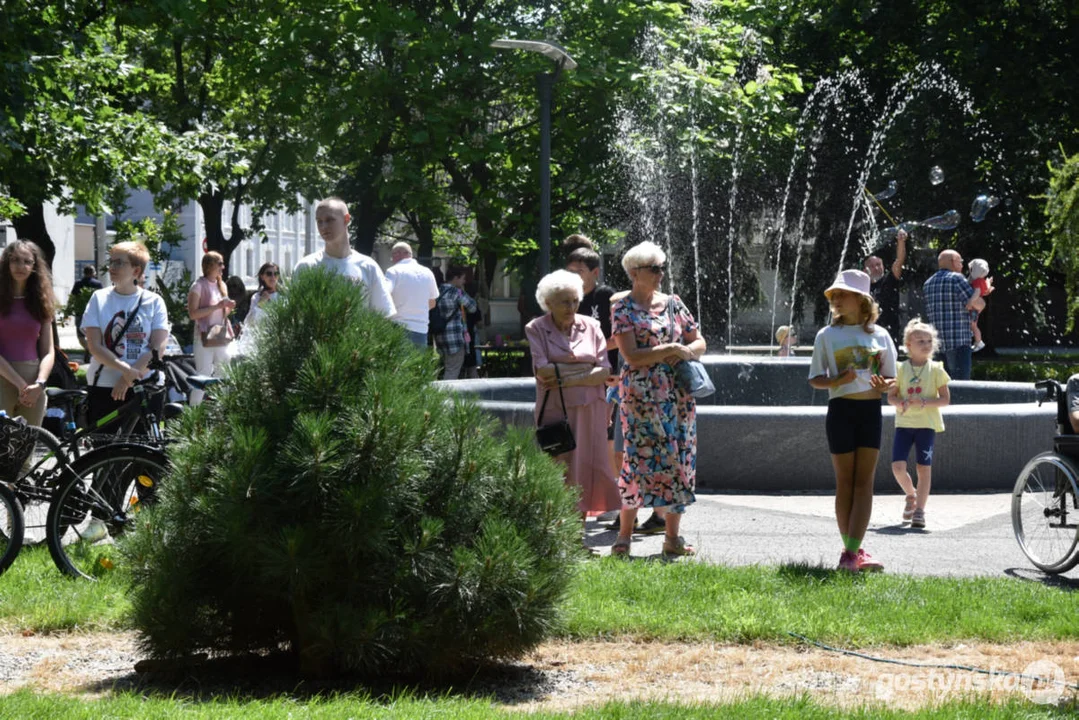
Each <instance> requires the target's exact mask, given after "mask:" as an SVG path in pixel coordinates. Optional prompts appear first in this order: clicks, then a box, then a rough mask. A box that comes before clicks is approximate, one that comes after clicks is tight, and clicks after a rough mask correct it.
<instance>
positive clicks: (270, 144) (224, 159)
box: [116, 0, 336, 262]
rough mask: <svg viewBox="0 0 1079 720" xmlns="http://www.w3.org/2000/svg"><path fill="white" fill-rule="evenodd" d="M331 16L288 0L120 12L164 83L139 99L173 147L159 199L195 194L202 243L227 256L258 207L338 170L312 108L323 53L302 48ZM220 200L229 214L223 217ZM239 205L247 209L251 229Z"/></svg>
mask: <svg viewBox="0 0 1079 720" xmlns="http://www.w3.org/2000/svg"><path fill="white" fill-rule="evenodd" d="M335 23H336V19H335V18H334V16H333V15H331V14H329V13H327V11H326V9H315V8H311V7H310V6H309V5H308V4H306V3H298V2H295V1H294V0H252V1H251V2H245V3H242V4H237V3H233V2H228V1H227V0H211V1H210V2H203V3H187V2H176V1H174V0H147V2H145V3H140V4H136V5H132V6H124V7H122V8H121V9H119V10H118V12H117V17H116V24H117V26H118V28H119V32H120V34H121V36H122V37H123V38H124V40H125V42H126V43H127V46H128V47H129V48H130V53H131V55H132V57H133V58H135V59H136V61H137V62H138V63H139V64H140V65H142V66H144V67H146V68H148V69H150V70H152V71H154V72H155V73H159V74H160V75H162V76H164V77H166V78H168V81H167V83H165V84H163V85H160V86H158V88H157V90H159V92H155V93H151V94H147V95H145V96H144V97H143V100H144V105H145V108H146V112H147V113H148V114H150V115H151V116H152V117H154V118H156V119H157V121H158V122H160V123H161V124H162V125H163V126H164V127H166V128H167V129H168V131H169V132H170V133H171V135H172V137H173V140H174V142H175V144H176V157H175V162H176V165H177V167H176V177H175V179H174V181H173V182H172V183H171V184H170V185H168V186H167V187H164V188H161V189H160V190H159V191H158V192H156V193H155V195H156V199H157V201H158V202H159V203H160V204H162V205H163V206H170V205H173V204H175V203H177V202H179V201H186V200H189V199H196V200H197V201H198V203H199V205H200V206H201V208H202V211H203V222H204V223H205V225H206V241H207V246H208V248H209V249H210V250H215V251H217V252H220V253H221V254H222V255H223V256H224V258H225V260H226V262H227V261H228V259H229V258H230V256H231V255H232V252H233V251H234V250H235V249H236V248H237V247H238V246H239V244H240V243H241V242H242V241H243V240H244V239H246V238H247V237H249V236H250V235H252V234H257V233H258V232H259V230H260V229H261V227H262V223H261V218H262V217H263V216H264V214H266V213H267V212H270V211H272V210H274V209H277V208H284V209H286V210H289V211H291V212H296V211H298V210H300V209H301V207H300V201H299V200H298V199H297V195H300V196H302V197H315V196H317V195H318V194H319V193H320V192H321V191H322V190H325V189H326V188H327V187H328V186H329V185H330V180H329V178H332V177H334V175H335V173H334V172H333V168H332V164H330V163H328V162H327V159H326V155H325V153H324V151H323V148H324V147H325V146H324V144H323V143H322V140H323V138H322V137H321V135H320V132H319V127H320V126H319V125H318V124H317V121H318V119H319V118H320V117H321V116H320V115H319V114H318V113H317V112H315V113H312V108H315V109H317V108H319V107H321V106H320V105H319V102H328V100H326V99H324V98H323V99H320V100H319V101H318V102H316V99H318V98H319V95H320V93H322V92H324V91H326V90H327V89H326V88H325V86H323V85H320V83H319V82H318V78H319V76H320V73H321V71H322V69H323V68H322V65H321V63H322V62H323V61H324V60H325V58H324V54H323V53H308V52H307V50H308V49H309V48H310V47H311V46H312V45H317V44H318V43H320V42H322V41H323V40H325V39H326V38H327V37H329V36H331V35H332V33H333V32H334V25H335ZM312 34H314V35H313V38H314V40H313V41H312ZM226 202H228V203H231V207H232V214H231V216H230V218H229V219H228V220H227V221H224V220H223V219H222V215H223V210H224V208H225V203H226ZM242 206H247V207H249V208H250V209H251V224H250V227H244V223H243V222H242V221H241V216H240V210H241V207H242ZM226 231H227V232H226Z"/></svg>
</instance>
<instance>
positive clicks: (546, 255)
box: [491, 39, 577, 276]
mask: <svg viewBox="0 0 1079 720" xmlns="http://www.w3.org/2000/svg"><path fill="white" fill-rule="evenodd" d="M491 47H494V48H501V49H511V50H527V51H528V52H536V53H539V54H541V55H543V56H544V57H547V58H550V59H551V60H553V61H554V62H555V70H554V72H553V73H539V74H538V75H536V84H537V85H538V86H539V98H540V275H541V276H543V275H546V274H547V273H549V272H550V271H551V92H552V88H553V87H554V83H555V80H557V79H558V74H559V73H560V72H562V70H563V69H565V70H575V69H576V68H577V63H576V62H575V61H574V59H573V58H571V57H570V56H569V54H568V53H567V52H566V51H565V50H563V49H562V48H560V47H559V46H558V45H555V44H554V43H552V42H547V41H545V40H511V39H502V40H495V41H494V42H493V43H491Z"/></svg>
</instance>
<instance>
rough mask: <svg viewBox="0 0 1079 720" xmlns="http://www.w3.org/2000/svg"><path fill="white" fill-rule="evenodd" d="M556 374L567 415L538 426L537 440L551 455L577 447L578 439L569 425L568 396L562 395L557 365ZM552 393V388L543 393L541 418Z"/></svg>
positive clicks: (564, 410) (563, 407)
mask: <svg viewBox="0 0 1079 720" xmlns="http://www.w3.org/2000/svg"><path fill="white" fill-rule="evenodd" d="M554 374H555V377H557V378H558V380H559V384H558V398H559V399H560V400H561V401H562V414H563V415H564V416H565V417H563V418H562V419H561V420H558V421H557V422H553V423H549V424H547V425H539V426H537V427H536V442H538V443H539V446H540V449H541V450H543V452H545V453H547V454H548V455H550V456H551V457H554V456H556V455H561V454H563V453H568V452H570V451H571V450H576V449H577V440H576V438H574V437H573V428H571V427H570V426H569V415H566V398H565V397H563V395H562V383H561V380H562V376H561V375H559V374H558V366H557V365H556V366H555V369H554ZM550 395H551V391H550V390H548V391H547V392H546V393H544V394H543V404H542V405H540V411H539V415H538V417H540V418H542V417H543V412H544V411H545V410H546V409H547V398H548V397H550Z"/></svg>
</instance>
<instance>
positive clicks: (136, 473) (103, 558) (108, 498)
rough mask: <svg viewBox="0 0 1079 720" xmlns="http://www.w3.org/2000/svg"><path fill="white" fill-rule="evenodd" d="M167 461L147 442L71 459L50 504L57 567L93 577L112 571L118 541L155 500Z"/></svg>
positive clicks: (51, 546)
mask: <svg viewBox="0 0 1079 720" xmlns="http://www.w3.org/2000/svg"><path fill="white" fill-rule="evenodd" d="M167 466H168V461H167V460H166V458H165V455H164V453H162V452H161V451H160V450H155V449H154V448H149V447H146V446H144V445H108V446H106V447H103V448H99V449H97V450H94V451H92V452H89V453H87V454H86V455H83V456H82V457H81V458H79V459H78V460H76V461H75V462H73V463H72V464H71V470H70V475H68V476H67V477H65V479H64V482H63V483H62V484H61V485H60V487H58V488H57V489H56V492H55V493H54V494H53V496H52V501H51V502H50V504H49V515H48V519H47V539H48V542H49V553H50V554H51V555H52V559H53V562H54V563H56V567H58V568H59V569H60V571H61V572H64V573H66V574H68V575H72V576H74V577H83V578H88V579H91V580H94V579H97V578H99V577H101V576H103V575H106V574H108V573H109V572H111V571H114V570H115V569H116V567H117V565H118V564H119V563H120V555H119V553H118V552H117V548H116V541H117V540H118V539H119V538H120V537H121V536H122V535H123V534H124V533H125V532H127V531H129V530H130V529H131V527H132V525H133V523H134V522H135V518H136V517H137V515H138V513H139V511H140V510H141V509H142V508H144V507H146V506H148V505H150V504H152V503H153V501H154V497H155V494H156V493H155V491H156V489H157V485H158V483H159V482H160V481H161V478H162V477H164V475H165V473H166V468H167Z"/></svg>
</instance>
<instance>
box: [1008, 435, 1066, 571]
mask: <svg viewBox="0 0 1079 720" xmlns="http://www.w3.org/2000/svg"><path fill="white" fill-rule="evenodd" d="M1077 481H1079V470H1077V469H1076V467H1075V463H1074V461H1072V460H1071V459H1069V458H1067V457H1065V456H1063V455H1058V454H1057V453H1055V452H1045V453H1042V454H1041V455H1038V456H1037V457H1035V458H1034V459H1033V460H1031V461H1030V462H1028V463H1027V464H1026V467H1024V468H1023V470H1022V472H1020V473H1019V479H1018V480H1016V483H1015V489H1014V490H1013V491H1012V529H1013V530H1014V531H1015V539H1016V540H1017V541H1018V542H1019V547H1020V548H1021V549H1022V550H1023V553H1024V554H1025V555H1026V556H1027V557H1028V558H1029V559H1030V561H1031V562H1032V563H1034V565H1035V566H1036V567H1038V568H1039V569H1041V570H1044V571H1045V572H1047V573H1062V572H1065V571H1067V570H1071V569H1072V568H1073V567H1075V564H1076V563H1077V562H1079V553H1076V544H1077V543H1079V506H1077V505H1076V498H1079V487H1077V486H1076V483H1077Z"/></svg>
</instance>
